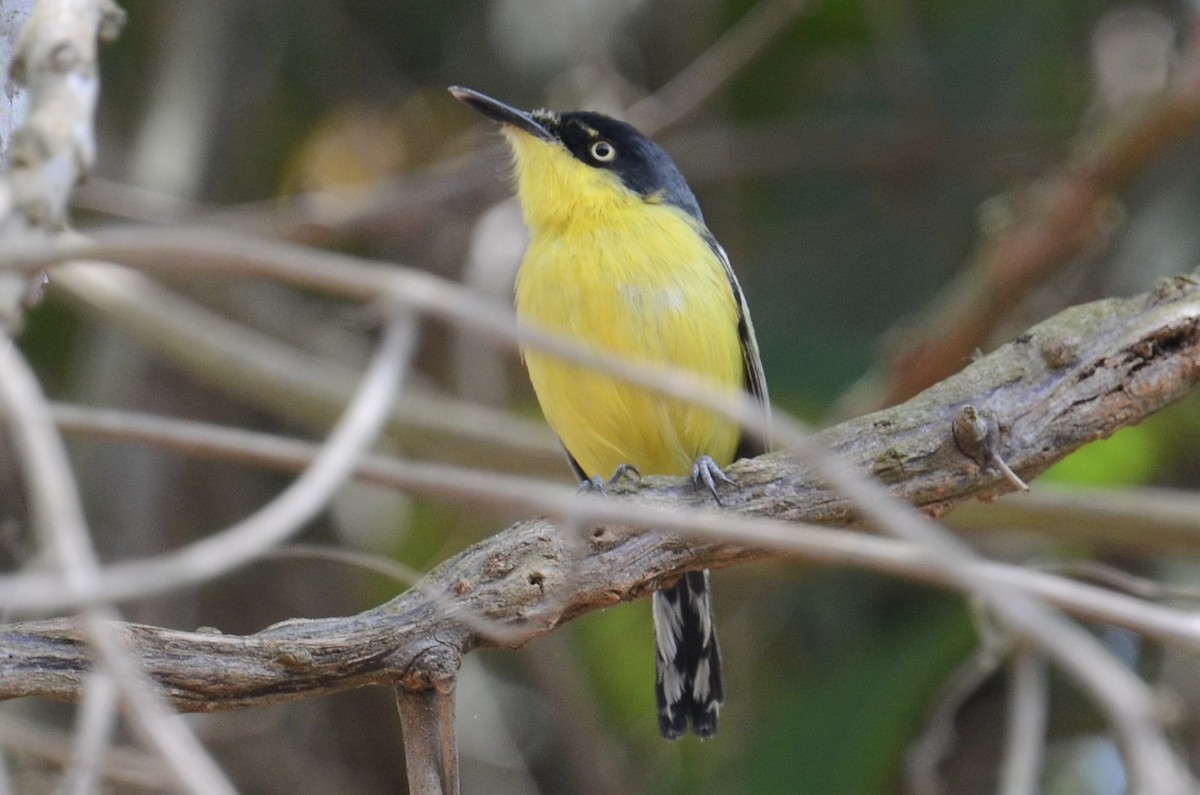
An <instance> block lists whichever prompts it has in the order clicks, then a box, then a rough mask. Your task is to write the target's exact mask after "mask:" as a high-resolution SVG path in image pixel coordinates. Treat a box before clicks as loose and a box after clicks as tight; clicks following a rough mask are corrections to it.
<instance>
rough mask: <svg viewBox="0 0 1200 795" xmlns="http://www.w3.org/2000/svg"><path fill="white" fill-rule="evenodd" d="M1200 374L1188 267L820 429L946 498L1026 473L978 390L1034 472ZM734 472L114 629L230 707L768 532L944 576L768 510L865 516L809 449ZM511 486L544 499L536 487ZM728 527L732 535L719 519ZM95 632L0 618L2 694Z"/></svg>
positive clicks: (559, 609) (1065, 595) (534, 622)
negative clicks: (313, 596) (171, 622)
mask: <svg viewBox="0 0 1200 795" xmlns="http://www.w3.org/2000/svg"><path fill="white" fill-rule="evenodd" d="M1198 381H1200V290H1198V288H1197V284H1196V282H1195V280H1193V279H1192V278H1190V277H1177V278H1175V279H1172V280H1165V281H1163V282H1162V283H1161V284H1160V285H1159V287H1158V288H1157V289H1156V290H1155V291H1153V292H1152V293H1149V294H1146V295H1141V296H1136V297H1134V298H1130V299H1110V300H1105V301H1099V302H1096V303H1093V304H1088V305H1085V306H1081V307H1075V308H1072V309H1069V310H1067V311H1065V312H1063V313H1061V314H1059V315H1057V316H1055V317H1054V318H1051V319H1050V320H1048V321H1046V322H1044V323H1042V324H1040V325H1038V326H1037V327H1035V328H1033V329H1031V330H1030V331H1029V332H1028V333H1026V334H1024V335H1022V336H1021V337H1020V338H1018V339H1017V340H1016V341H1014V342H1012V343H1010V344H1009V345H1006V346H1004V347H1003V348H1001V349H1000V350H998V351H996V352H995V353H993V354H991V355H989V356H986V357H984V358H982V359H980V360H978V361H976V362H975V363H974V364H972V365H971V366H969V367H968V368H966V369H965V370H964V371H962V372H961V373H959V374H957V375H955V376H953V377H952V378H950V379H948V380H946V381H944V382H942V383H940V384H938V385H936V386H934V387H932V388H930V389H928V390H926V391H925V392H923V393H922V394H920V395H918V396H917V397H916V398H914V399H913V400H911V401H909V402H908V403H905V404H903V405H901V406H897V407H894V408H891V409H888V410H885V411H882V412H878V413H876V414H872V415H869V416H866V417H862V418H859V419H856V420H852V421H850V422H846V423H843V424H841V425H838V426H836V427H834V428H831V429H829V430H828V431H826V432H824V434H823V435H822V438H823V439H824V441H825V442H826V443H827V444H828V445H829V446H830V447H832V448H833V449H834V450H836V451H838V452H839V453H840V454H841V455H842V456H844V457H845V459H846V460H847V461H848V462H849V463H850V464H851V465H853V466H854V467H856V468H858V469H859V470H861V471H866V472H871V473H873V474H874V475H875V476H877V477H878V478H880V479H881V480H882V481H883V482H884V483H886V484H888V485H889V487H890V489H891V491H892V492H893V493H894V494H895V495H897V496H898V497H900V498H902V499H905V500H907V501H909V502H911V503H913V504H915V505H918V506H921V507H923V508H924V509H925V510H927V511H928V512H930V513H932V514H934V515H938V514H941V513H943V512H945V511H947V510H949V509H950V508H952V507H953V506H954V505H956V504H958V503H961V502H963V501H965V500H969V499H972V498H976V497H990V496H992V495H995V494H998V493H1002V492H1004V491H1008V490H1011V489H1012V486H1011V484H1010V483H1009V482H1008V481H1007V480H1005V478H1004V477H1003V475H1002V474H1001V473H1000V472H999V471H996V470H995V468H994V467H991V468H986V467H985V468H981V467H980V465H978V464H976V463H975V461H974V460H972V458H970V457H968V455H967V454H964V452H963V451H961V450H960V449H959V446H958V445H957V444H956V443H955V441H954V438H953V435H952V432H951V429H952V426H953V424H954V421H955V419H956V418H957V417H959V416H961V414H962V410H963V409H964V407H966V406H973V407H975V409H976V411H977V412H978V414H979V415H980V416H981V417H984V418H985V419H987V420H988V421H990V422H992V423H995V427H997V428H998V429H999V433H998V435H997V436H996V438H995V439H994V441H995V445H994V448H995V449H994V452H996V453H997V454H999V455H1000V456H1001V457H1002V458H1003V460H1004V461H1006V462H1007V463H1008V465H1010V466H1011V467H1012V468H1013V469H1014V470H1016V471H1017V472H1018V473H1019V474H1021V476H1022V477H1024V478H1025V479H1026V480H1029V479H1031V478H1033V477H1034V476H1036V475H1037V474H1038V473H1040V472H1041V471H1042V470H1044V469H1045V468H1046V467H1047V466H1049V465H1050V464H1051V463H1053V462H1054V461H1056V460H1058V459H1059V458H1061V457H1063V456H1064V455H1066V454H1067V453H1069V452H1071V451H1072V450H1074V449H1076V448H1078V447H1079V446H1081V445H1083V444H1085V443H1087V442H1088V441H1091V440H1094V439H1097V438H1101V437H1104V436H1107V435H1108V434H1110V433H1112V432H1113V431H1115V430H1116V429H1118V428H1120V427H1122V426H1124V425H1128V424H1131V423H1134V422H1137V421H1139V420H1141V419H1143V418H1145V417H1146V416H1148V415H1149V414H1151V413H1153V412H1155V411H1157V410H1158V409H1160V408H1162V407H1164V406H1166V405H1167V404H1169V403H1171V402H1173V401H1175V400H1177V399H1179V398H1180V397H1182V396H1184V395H1186V394H1187V393H1188V392H1189V391H1191V390H1192V389H1193V388H1194V387H1195V386H1196V384H1197V382H1198ZM967 452H968V453H970V452H971V451H970V450H968V451H967ZM732 472H733V474H734V475H735V476H736V477H737V479H738V483H739V485H738V487H737V488H735V489H731V490H730V491H728V492H727V493H725V494H723V497H722V499H723V501H724V502H725V503H726V505H727V506H728V507H730V508H732V509H735V510H737V511H739V512H740V513H741V514H743V516H740V517H739V516H736V515H733V514H729V513H726V514H719V513H715V512H712V511H705V512H698V513H694V514H691V513H688V512H686V511H685V506H699V505H703V504H704V503H705V499H704V497H703V496H702V495H696V494H694V493H693V491H692V490H691V489H690V488H688V487H687V486H686V485H685V484H683V483H682V482H681V481H679V480H676V479H668V478H647V479H645V481H644V482H643V483H641V484H639V485H637V486H636V487H628V488H626V489H623V491H631V492H636V493H637V497H638V499H637V501H636V502H630V501H627V500H620V499H610V500H587V499H580V500H572V501H562V502H554V500H549V503H550V504H553V505H555V507H556V508H557V509H559V510H564V511H570V512H572V513H573V516H572V517H571V518H572V519H573V521H571V522H569V523H567V525H566V526H570V527H578V526H581V523H586V524H599V525H600V526H599V527H597V528H596V529H595V530H593V531H591V532H590V533H588V534H586V535H585V536H584V537H583V538H582V539H581V538H579V537H577V536H576V535H574V534H573V533H570V532H564V530H563V526H556V525H555V524H553V523H551V522H549V521H547V520H532V521H527V522H522V523H519V524H517V525H514V526H513V527H511V528H509V529H507V530H505V531H503V532H501V533H499V534H497V535H496V536H493V537H492V538H489V539H487V540H485V541H483V542H481V543H479V544H477V545H475V546H473V547H471V548H470V549H467V550H465V551H464V552H463V553H461V554H460V555H458V556H456V557H455V558H453V559H451V560H448V561H446V562H445V563H443V564H442V565H441V566H439V567H438V568H437V569H435V570H434V571H433V572H431V573H430V574H429V576H428V577H427V578H426V579H425V580H424V581H423V582H422V583H421V584H420V585H419V586H418V587H416V588H414V589H411V590H409V591H408V592H406V593H404V594H402V595H401V596H399V597H397V598H396V599H394V600H392V601H391V602H389V603H387V604H385V605H381V606H380V607H377V608H374V609H372V610H369V611H366V612H364V613H361V614H359V615H356V616H350V617H344V618H332V619H320V620H294V621H288V622H285V623H283V624H280V625H276V626H274V627H270V628H268V629H266V630H264V631H262V632H259V633H257V634H255V635H252V636H247V637H240V636H227V635H222V634H218V633H203V632H201V633H193V632H180V631H176V630H168V629H160V628H157V627H149V626H139V625H124V624H123V625H119V627H118V629H119V632H120V633H121V635H122V636H123V638H124V640H125V642H126V644H127V645H128V646H129V648H130V649H131V650H132V651H133V653H135V654H136V655H137V656H138V658H139V659H140V661H141V664H142V665H143V666H144V668H145V669H146V671H147V672H148V673H149V674H150V675H151V676H152V677H153V678H155V679H156V680H157V681H158V682H159V683H160V684H161V685H162V686H163V687H164V689H165V692H166V694H167V695H168V696H169V697H171V698H173V699H174V700H175V701H176V703H177V705H178V706H179V707H180V708H181V709H184V710H194V711H201V710H220V709H229V708H233V707H238V706H246V705H251V704H260V703H266V702H271V701H280V700H288V699H295V698H301V697H305V696H311V695H316V694H319V693H327V692H332V691H336V690H341V689H346V688H350V687H357V686H362V685H367V684H381V685H390V686H399V687H401V688H404V689H407V690H416V691H419V690H426V689H435V690H445V688H446V687H447V686H448V685H449V684H450V683H451V682H452V680H453V678H454V677H455V675H456V672H457V669H458V665H459V661H460V658H461V655H462V654H464V653H466V652H469V651H471V650H472V649H475V648H479V647H482V646H496V645H505V646H519V645H521V644H523V643H526V642H528V641H529V640H532V639H533V638H536V637H538V636H539V635H542V634H544V633H546V632H548V631H550V630H551V629H553V628H554V627H555V626H557V625H558V624H559V623H561V622H563V621H566V620H569V619H570V618H573V617H575V616H577V615H580V614H582V613H585V612H588V611H590V610H592V609H595V608H597V607H600V606H604V605H610V604H612V603H614V602H617V601H620V600H624V599H630V598H635V597H637V596H640V595H643V594H644V593H646V592H647V591H649V590H651V589H653V588H655V587H656V586H657V585H658V584H659V583H660V582H661V580H663V579H666V578H670V577H672V576H675V575H678V574H679V573H680V572H682V571H685V570H688V569H694V568H700V567H721V566H729V565H733V564H736V563H738V562H744V561H748V560H753V559H762V558H765V557H768V556H770V555H771V554H773V553H772V551H770V550H771V549H777V550H786V551H788V552H790V553H792V554H795V555H799V556H803V557H806V558H809V559H812V560H820V561H825V562H836V563H841V564H850V565H864V566H871V567H873V568H877V569H881V570H887V571H891V572H894V573H898V574H901V575H903V576H908V577H913V578H916V579H921V580H923V581H926V582H933V583H939V584H948V583H947V580H946V579H945V577H944V576H943V575H940V574H939V573H938V571H937V569H936V567H933V566H930V565H929V564H928V562H927V561H926V560H925V559H924V557H923V556H922V555H921V553H920V551H919V550H915V549H914V548H912V547H910V546H908V545H905V544H903V543H900V542H896V541H890V540H888V539H882V538H876V537H873V536H869V535H864V534H860V533H857V532H851V531H837V530H822V529H820V528H807V527H804V526H799V525H796V526H793V525H783V524H782V523H780V522H769V521H766V520H764V519H762V518H761V517H770V518H771V519H774V520H780V519H782V520H787V521H789V522H811V523H820V524H827V525H850V524H853V523H854V521H855V515H854V511H853V508H852V506H850V505H849V504H847V502H846V501H845V500H844V499H842V498H840V497H838V496H837V495H834V494H831V493H829V492H828V491H827V490H824V489H823V488H822V487H821V486H820V484H818V483H814V482H812V479H811V478H810V477H809V476H808V475H807V474H806V470H805V467H804V466H803V465H801V464H799V463H796V462H794V461H790V460H787V459H785V458H784V457H782V456H780V455H773V456H764V457H762V458H759V459H755V460H753V461H748V462H742V463H740V464H738V465H737V466H735V467H734V468H733V470H732ZM467 488H468V489H469V487H467ZM512 499H513V500H514V501H520V500H521V499H528V500H529V502H530V504H533V503H534V502H535V501H536V500H537V499H539V497H538V496H537V495H533V496H525V497H522V496H519V495H515V496H513V497H512ZM563 506H566V507H563ZM572 506H574V507H572ZM662 509H668V510H662ZM754 517H759V518H754ZM622 521H624V522H625V524H622ZM631 523H640V524H641V525H643V526H651V527H656V528H660V529H666V530H670V531H672V532H674V533H679V532H684V531H686V530H688V529H694V530H696V531H697V533H698V534H701V533H702V534H703V535H701V536H700V537H699V538H698V539H697V540H693V541H684V540H681V539H680V538H678V537H670V536H666V535H661V534H658V533H651V532H643V531H637V530H633V529H631V528H630V527H629V526H628V525H629V524H631ZM715 531H723V532H724V535H723V536H718V535H709V533H713V532H715ZM735 538H736V539H740V540H741V542H740V543H735V542H734V541H733V540H732V539H735ZM978 568H979V569H980V571H981V575H982V574H983V573H984V570H985V569H986V574H987V576H992V577H1003V578H1006V580H1007V581H1008V583H1009V584H1010V585H1011V586H1015V587H1020V588H1022V589H1024V590H1026V591H1028V592H1031V593H1034V594H1035V595H1038V596H1040V597H1042V598H1044V599H1046V600H1048V601H1050V602H1052V603H1055V604H1058V605H1060V606H1063V607H1065V608H1067V609H1069V610H1071V611H1072V612H1075V613H1077V614H1079V615H1083V616H1086V617H1089V618H1094V619H1103V620H1106V621H1111V622H1113V623H1116V624H1121V625H1124V626H1130V627H1133V628H1135V629H1137V630H1139V631H1142V632H1145V633H1147V634H1149V635H1151V636H1153V637H1155V638H1158V639H1162V640H1168V641H1173V642H1177V643H1181V644H1186V645H1189V646H1191V647H1193V648H1197V649H1200V631H1197V629H1196V628H1194V627H1193V623H1194V622H1190V621H1187V620H1186V617H1185V614H1183V613H1179V612H1176V611H1173V610H1170V609H1169V608H1161V607H1156V606H1154V605H1150V604H1146V603H1143V602H1140V601H1139V600H1136V599H1132V598H1130V597H1123V596H1120V595H1118V594H1112V593H1110V592H1106V591H1103V590H1101V589H1098V588H1095V587H1092V586H1087V585H1082V584H1079V583H1073V582H1071V581H1068V580H1063V579H1060V578H1057V577H1054V576H1052V575H1048V574H1044V573H1040V572H1036V571H1029V570H1026V569H1021V568H1018V567H1007V566H1004V565H1002V564H994V563H987V564H980V565H979V566H978ZM82 638H83V629H82V627H81V625H80V624H79V622H78V621H76V620H74V619H56V620H49V621H31V622H25V623H19V624H13V625H10V626H8V627H5V628H4V629H3V630H0V698H14V697H18V696H24V695H44V696H51V697H57V698H76V697H77V696H78V693H79V689H80V687H81V685H82V682H83V679H84V677H85V675H86V672H87V671H88V670H89V667H90V664H91V663H90V660H89V659H88V656H87V654H88V653H87V647H86V645H85V644H84V643H83V642H82Z"/></svg>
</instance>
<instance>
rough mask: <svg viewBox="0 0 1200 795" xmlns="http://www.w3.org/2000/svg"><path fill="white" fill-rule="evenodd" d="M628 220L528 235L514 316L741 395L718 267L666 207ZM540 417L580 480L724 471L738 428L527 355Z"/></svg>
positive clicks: (733, 317)
mask: <svg viewBox="0 0 1200 795" xmlns="http://www.w3.org/2000/svg"><path fill="white" fill-rule="evenodd" d="M637 209H638V211H637V212H631V213H628V217H627V218H624V217H623V218H619V219H617V218H613V217H611V216H610V217H607V218H605V219H604V220H603V222H602V223H601V222H595V223H573V224H571V225H570V226H568V227H567V228H563V229H559V230H556V231H555V232H554V233H552V234H551V233H547V232H544V231H543V232H541V233H539V232H537V231H535V233H534V237H533V242H532V243H531V244H530V248H529V251H528V252H527V253H526V255H525V260H524V261H523V262H522V264H521V270H520V272H519V274H518V276H517V290H516V303H517V314H518V316H519V317H520V318H521V319H522V320H524V321H526V322H528V323H530V324H532V325H536V326H540V327H542V328H545V329H548V330H551V331H555V332H558V333H560V334H564V335H566V336H568V337H572V338H574V339H577V340H579V341H581V342H585V343H587V344H588V345H590V346H592V347H595V348H598V349H601V350H605V351H609V352H611V353H614V354H617V355H622V356H627V357H630V358H632V359H635V360H638V361H642V362H646V363H651V364H661V365H664V366H669V367H673V368H680V369H683V370H687V371H690V372H693V373H696V374H697V375H699V376H701V377H703V378H704V379H706V380H708V381H710V382H711V383H713V384H714V385H715V386H719V387H721V388H724V389H727V390H729V391H735V390H738V389H741V387H742V380H743V365H742V354H741V344H740V341H739V339H738V334H737V307H736V304H735V301H734V296H733V292H732V289H731V288H730V285H729V281H728V279H727V277H726V276H725V272H724V269H723V268H722V265H721V263H720V261H719V260H718V259H717V257H716V255H715V254H714V253H713V252H712V250H711V249H710V248H709V246H708V245H707V244H706V243H705V242H704V240H703V239H702V238H701V237H700V236H699V235H698V234H696V231H695V230H694V229H693V228H692V227H691V226H690V223H689V221H688V220H687V219H686V218H685V217H684V216H683V214H682V213H680V212H679V211H678V210H675V209H673V208H670V207H666V206H653V205H642V206H641V207H640V208H637ZM523 354H524V358H525V363H526V366H527V367H528V369H529V376H530V380H531V381H532V382H533V388H534V392H535V393H536V394H537V398H538V402H539V403H540V404H541V407H542V412H543V413H544V414H545V416H546V419H547V421H548V422H549V423H550V425H551V427H553V428H554V430H555V432H556V433H557V434H558V436H559V438H560V439H562V442H563V445H564V446H565V447H566V448H567V451H568V452H569V453H570V454H571V456H572V457H573V458H574V459H575V461H576V462H577V463H578V464H579V466H580V467H581V468H582V469H583V470H584V472H585V473H586V474H587V475H588V476H595V475H599V476H601V477H608V476H609V475H610V474H612V471H613V470H614V469H616V467H617V466H618V465H620V464H633V465H634V466H636V467H638V469H639V470H641V471H642V473H644V474H663V475H681V474H685V473H688V472H690V471H691V464H692V462H693V461H694V460H695V459H696V458H697V457H699V456H701V455H709V456H712V458H713V459H714V460H715V461H716V462H717V464H718V465H720V466H724V465H725V464H728V463H729V462H730V461H731V460H732V459H733V454H734V450H735V449H736V447H737V442H738V438H739V435H740V431H739V429H738V427H737V425H736V424H735V423H732V422H729V421H728V420H725V419H723V418H721V417H720V416H718V415H716V414H714V413H713V412H711V411H708V410H705V409H702V408H698V407H696V406H693V405H690V404H687V403H685V402H682V401H679V400H675V399H672V398H667V397H664V396H662V395H659V394H656V393H655V392H653V391H652V390H647V389H644V388H641V387H636V386H632V385H629V384H626V383H624V382H621V381H619V380H617V379H614V378H612V377H611V376H608V375H605V374H602V373H596V372H592V371H589V370H587V369H586V368H582V367H579V366H577V365H573V364H568V363H566V362H563V361H561V360H559V359H556V358H553V357H550V356H547V355H545V354H542V353H539V352H538V351H536V350H532V349H529V350H525V351H523Z"/></svg>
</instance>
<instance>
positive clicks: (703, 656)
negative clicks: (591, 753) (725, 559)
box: [654, 571, 725, 740]
mask: <svg viewBox="0 0 1200 795" xmlns="http://www.w3.org/2000/svg"><path fill="white" fill-rule="evenodd" d="M654 633H655V655H654V667H655V674H656V676H655V682H654V695H655V700H656V701H657V702H658V728H659V731H661V732H662V735H663V736H664V737H666V738H667V739H669V740H675V739H678V738H679V737H682V736H683V735H684V734H685V733H687V729H688V723H689V722H690V723H691V725H692V729H693V730H694V731H695V732H696V734H697V735H698V736H700V737H701V738H704V737H711V736H713V735H714V734H716V733H717V713H718V712H719V711H720V708H721V703H722V702H723V701H724V700H725V691H724V687H723V686H722V684H721V652H720V650H719V649H718V647H717V633H716V627H715V626H714V625H713V613H712V599H711V597H710V596H709V588H708V572H707V571H695V572H689V573H687V574H685V575H684V576H683V577H681V578H680V579H679V582H678V583H676V584H675V585H674V586H672V587H671V588H667V589H666V590H662V591H655V593H654Z"/></svg>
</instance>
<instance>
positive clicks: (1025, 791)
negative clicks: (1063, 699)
mask: <svg viewBox="0 0 1200 795" xmlns="http://www.w3.org/2000/svg"><path fill="white" fill-rule="evenodd" d="M1010 665H1011V669H1010V674H1009V694H1008V725H1007V727H1006V729H1005V741H1004V766H1003V767H1002V768H1001V771H1000V787H999V789H998V792H999V793H1000V795H1037V793H1038V792H1040V791H1041V778H1042V776H1041V774H1042V757H1043V752H1044V750H1045V743H1046V720H1047V717H1048V714H1049V711H1050V672H1049V666H1048V665H1047V664H1046V659H1045V657H1043V656H1042V654H1041V652H1039V651H1037V650H1036V649H1032V648H1029V647H1021V648H1018V649H1017V651H1016V654H1014V655H1013V658H1012V661H1011V663H1010Z"/></svg>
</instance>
